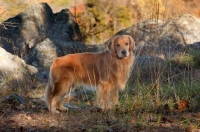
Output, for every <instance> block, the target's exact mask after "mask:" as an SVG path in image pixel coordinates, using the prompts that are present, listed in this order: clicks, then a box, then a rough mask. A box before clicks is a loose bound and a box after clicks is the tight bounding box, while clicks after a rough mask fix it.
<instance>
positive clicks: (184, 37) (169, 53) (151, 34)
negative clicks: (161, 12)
mask: <svg viewBox="0 0 200 132" xmlns="http://www.w3.org/2000/svg"><path fill="white" fill-rule="evenodd" d="M199 29H200V18H196V17H193V16H191V15H189V14H185V15H182V16H179V17H177V18H175V19H171V20H169V21H167V22H161V21H158V22H157V21H145V22H141V23H138V24H136V25H133V26H132V27H130V28H127V29H124V30H121V31H119V32H118V33H117V34H128V35H131V36H132V37H133V38H134V40H135V42H136V45H137V47H136V50H135V52H136V55H138V56H149V55H151V56H152V55H153V56H157V57H161V58H163V59H167V58H171V57H173V56H174V55H176V54H177V53H180V52H187V51H188V48H189V47H191V48H194V49H196V47H198V44H197V43H198V42H200V30H199ZM194 44H195V45H196V46H193V45H194Z"/></svg>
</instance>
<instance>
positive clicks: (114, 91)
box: [45, 35, 135, 113]
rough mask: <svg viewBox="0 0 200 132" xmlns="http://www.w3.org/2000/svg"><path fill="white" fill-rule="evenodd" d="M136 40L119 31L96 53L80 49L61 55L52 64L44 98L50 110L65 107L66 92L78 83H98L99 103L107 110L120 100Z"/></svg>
mask: <svg viewBox="0 0 200 132" xmlns="http://www.w3.org/2000/svg"><path fill="white" fill-rule="evenodd" d="M134 48H135V42H134V41H133V39H132V37H131V36H129V35H117V36H115V37H113V39H112V40H111V41H110V42H109V43H108V47H107V48H106V49H105V50H104V51H101V52H97V53H77V54H68V55H65V56H63V57H58V58H57V59H56V60H55V61H54V62H53V64H52V65H51V67H50V73H49V80H48V84H47V86H46V91H45V101H46V105H47V107H48V109H49V111H50V112H52V113H59V111H58V110H60V111H66V110H67V108H66V107H64V106H63V104H62V101H63V98H64V96H65V95H66V94H67V93H69V92H70V90H71V89H72V88H73V87H74V86H75V85H77V84H79V85H80V84H84V85H85V84H86V85H90V86H92V87H96V95H97V97H96V104H97V107H99V108H101V109H104V110H107V109H111V107H112V106H114V105H117V104H118V91H119V90H124V88H125V85H126V82H127V80H128V78H129V74H130V71H131V67H132V65H133V62H134V58H135V57H134V55H133V53H132V50H133V49H134Z"/></svg>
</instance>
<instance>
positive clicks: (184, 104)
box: [174, 100, 189, 112]
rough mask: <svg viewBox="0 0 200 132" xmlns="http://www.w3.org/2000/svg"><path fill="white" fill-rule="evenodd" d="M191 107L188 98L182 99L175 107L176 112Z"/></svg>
mask: <svg viewBox="0 0 200 132" xmlns="http://www.w3.org/2000/svg"><path fill="white" fill-rule="evenodd" d="M188 108H189V101H188V100H181V101H179V102H178V103H177V104H176V107H175V109H174V111H175V112H183V111H186V110H187V109H188Z"/></svg>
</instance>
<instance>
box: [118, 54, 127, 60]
mask: <svg viewBox="0 0 200 132" xmlns="http://www.w3.org/2000/svg"><path fill="white" fill-rule="evenodd" d="M117 57H118V58H119V59H123V58H126V57H128V54H125V55H117Z"/></svg>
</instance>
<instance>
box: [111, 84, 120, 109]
mask: <svg viewBox="0 0 200 132" xmlns="http://www.w3.org/2000/svg"><path fill="white" fill-rule="evenodd" d="M110 102H111V103H112V105H114V106H115V105H118V104H119V102H118V88H117V87H112V88H111V90H110Z"/></svg>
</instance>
